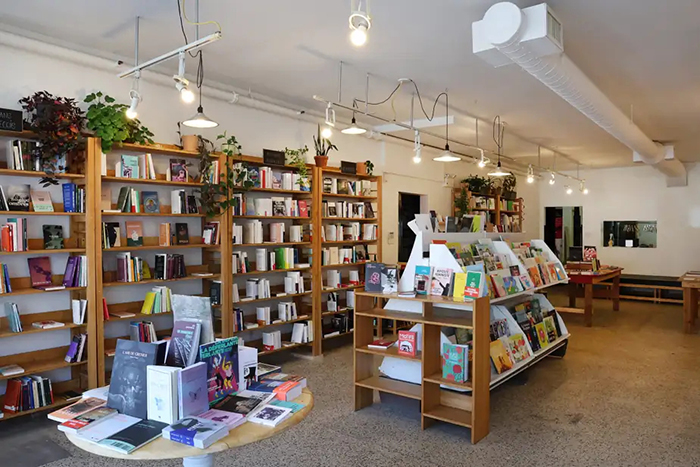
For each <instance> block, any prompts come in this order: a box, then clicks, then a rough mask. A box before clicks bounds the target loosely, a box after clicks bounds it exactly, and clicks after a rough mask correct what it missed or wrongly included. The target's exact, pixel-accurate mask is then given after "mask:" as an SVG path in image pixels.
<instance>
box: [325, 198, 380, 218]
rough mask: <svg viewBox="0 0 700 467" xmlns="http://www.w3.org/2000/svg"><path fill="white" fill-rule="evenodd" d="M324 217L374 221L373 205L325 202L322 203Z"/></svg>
mask: <svg viewBox="0 0 700 467" xmlns="http://www.w3.org/2000/svg"><path fill="white" fill-rule="evenodd" d="M321 215H322V216H323V217H350V218H354V219H374V218H375V217H376V216H375V214H374V209H373V208H372V203H370V202H364V203H351V202H347V201H323V202H322V203H321Z"/></svg>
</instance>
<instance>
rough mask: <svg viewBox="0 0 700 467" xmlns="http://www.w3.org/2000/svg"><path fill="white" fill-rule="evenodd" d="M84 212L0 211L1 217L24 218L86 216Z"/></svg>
mask: <svg viewBox="0 0 700 467" xmlns="http://www.w3.org/2000/svg"><path fill="white" fill-rule="evenodd" d="M84 215H85V213H84V212H62V211H60V212H59V211H54V212H35V211H0V216H10V217H24V216H84Z"/></svg>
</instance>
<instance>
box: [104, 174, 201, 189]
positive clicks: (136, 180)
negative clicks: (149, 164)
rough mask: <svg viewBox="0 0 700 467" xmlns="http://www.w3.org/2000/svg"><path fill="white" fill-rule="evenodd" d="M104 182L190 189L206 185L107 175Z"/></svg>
mask: <svg viewBox="0 0 700 467" xmlns="http://www.w3.org/2000/svg"><path fill="white" fill-rule="evenodd" d="M102 182H105V183H125V184H127V185H130V184H140V185H163V186H188V187H201V186H204V183H199V182H176V181H172V180H151V179H148V178H126V177H109V176H106V175H103V176H102Z"/></svg>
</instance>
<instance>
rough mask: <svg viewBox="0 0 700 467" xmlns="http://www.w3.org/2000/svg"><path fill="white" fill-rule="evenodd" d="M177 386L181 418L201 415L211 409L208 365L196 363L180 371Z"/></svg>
mask: <svg viewBox="0 0 700 467" xmlns="http://www.w3.org/2000/svg"><path fill="white" fill-rule="evenodd" d="M177 385H178V398H179V418H184V417H190V416H194V415H200V414H201V413H203V412H206V411H207V410H208V409H209V399H208V397H207V364H206V363H204V362H199V363H195V364H194V365H192V366H188V367H187V368H184V369H182V370H180V372H179V373H178V376H177Z"/></svg>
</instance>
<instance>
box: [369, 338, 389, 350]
mask: <svg viewBox="0 0 700 467" xmlns="http://www.w3.org/2000/svg"><path fill="white" fill-rule="evenodd" d="M394 342H395V341H392V340H389V339H375V340H373V341H372V343H371V344H367V348H369V349H378V350H386V349H388V348H389V347H391V346H392V345H394Z"/></svg>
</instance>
